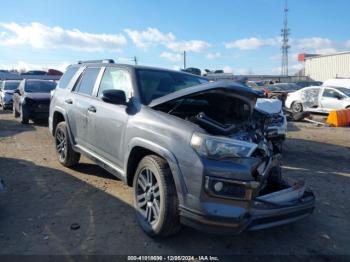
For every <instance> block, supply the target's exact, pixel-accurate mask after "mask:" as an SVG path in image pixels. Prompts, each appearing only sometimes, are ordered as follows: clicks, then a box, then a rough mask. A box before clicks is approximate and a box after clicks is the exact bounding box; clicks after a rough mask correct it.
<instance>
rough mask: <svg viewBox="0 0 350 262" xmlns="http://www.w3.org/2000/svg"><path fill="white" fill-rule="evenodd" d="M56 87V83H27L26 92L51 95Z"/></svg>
mask: <svg viewBox="0 0 350 262" xmlns="http://www.w3.org/2000/svg"><path fill="white" fill-rule="evenodd" d="M55 87H56V83H55V82H51V81H27V82H26V84H25V87H24V91H26V92H28V93H50V92H51V91H52V90H53V89H55Z"/></svg>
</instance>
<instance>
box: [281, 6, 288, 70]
mask: <svg viewBox="0 0 350 262" xmlns="http://www.w3.org/2000/svg"><path fill="white" fill-rule="evenodd" d="M288 11H289V10H288V3H287V0H286V2H285V7H284V21H283V28H282V30H281V36H282V47H281V49H282V66H281V75H283V76H288V49H289V48H290V45H289V44H288V42H289V34H290V30H289V28H288Z"/></svg>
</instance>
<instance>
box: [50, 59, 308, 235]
mask: <svg viewBox="0 0 350 262" xmlns="http://www.w3.org/2000/svg"><path fill="white" fill-rule="evenodd" d="M90 66H91V67H93V66H100V67H101V72H103V70H104V69H105V68H106V67H108V66H110V67H113V68H115V67H117V68H123V69H125V70H128V72H129V73H130V76H131V82H132V88H133V97H132V98H131V99H130V100H129V101H128V103H127V104H126V105H112V104H108V103H106V102H103V101H102V100H101V99H100V98H98V97H97V96H96V94H97V89H98V88H99V86H100V81H101V77H98V78H97V80H96V83H95V86H94V90H93V92H92V96H84V95H81V94H77V93H75V92H74V85H75V83H76V82H77V81H78V79H79V77H80V76H81V75H82V73H83V71H84V70H85V68H88V67H90ZM80 67H81V68H80V69H79V70H78V71H77V72H76V73H75V74H74V76H73V77H72V79H71V80H70V81H69V83H68V84H67V86H66V87H65V88H61V87H60V83H59V84H58V87H57V89H56V91H55V92H54V94H53V97H52V100H51V105H50V117H49V128H50V131H51V133H52V134H54V128H55V124H57V123H56V122H55V121H56V120H55V114H56V113H59V114H62V115H63V116H64V119H65V120H66V121H67V124H68V131H69V134H70V138H71V141H72V144H73V148H74V149H75V150H76V151H77V152H80V153H83V154H85V155H86V156H88V157H90V158H92V159H94V160H95V161H96V163H98V164H99V165H101V166H102V167H104V168H105V169H107V170H108V171H111V172H112V173H113V174H115V175H116V176H118V177H119V178H121V179H122V180H123V181H125V182H128V181H129V176H132V175H133V174H130V173H129V172H128V164H129V161H130V158H131V155H132V153H133V152H134V150H136V149H137V148H142V149H143V150H148V151H149V152H151V154H155V155H159V156H161V157H162V158H164V159H165V160H166V161H167V163H168V164H169V167H170V170H171V173H172V177H173V179H174V183H175V187H176V191H177V196H178V200H179V210H180V215H181V218H182V220H184V221H185V220H186V219H187V220H191V219H192V218H193V217H196V218H195V219H194V221H195V223H197V224H207V223H209V224H211V225H217V226H218V227H220V226H222V225H223V226H224V227H226V228H235V229H237V230H236V232H240V231H242V230H244V229H246V228H248V227H249V225H250V224H252V223H253V222H252V221H254V219H253V218H254V217H255V218H257V219H258V218H260V217H262V216H270V215H275V216H277V215H280V214H281V212H282V211H283V212H287V211H285V210H286V208H287V207H280V209H278V210H277V211H276V207H266V206H264V208H263V209H259V207H255V200H254V195H253V194H250V193H252V192H253V191H254V190H258V189H257V188H255V189H253V188H252V185H253V184H254V183H255V179H254V178H253V176H252V172H253V171H254V170H256V169H257V168H258V167H259V165H260V164H261V161H262V160H261V159H260V158H259V157H258V156H250V157H232V158H229V159H222V160H214V159H208V158H206V157H203V156H200V155H199V154H198V153H197V152H196V151H195V150H194V148H193V147H192V146H191V144H190V141H191V139H192V136H193V134H194V133H202V134H207V131H205V130H204V129H203V128H201V127H200V126H199V125H197V124H195V123H193V122H191V121H187V120H186V119H182V118H180V117H177V116H175V115H171V114H169V113H167V112H163V111H161V110H158V109H157V106H159V105H164V104H166V103H168V102H170V101H173V100H176V99H182V98H187V97H191V96H193V95H196V94H202V93H211V92H224V93H225V94H227V95H230V96H234V97H239V98H240V99H242V100H244V101H247V102H248V103H249V104H250V105H252V106H253V107H252V108H251V109H252V111H253V110H254V106H255V102H256V99H257V98H258V97H259V96H260V93H259V92H256V91H253V90H252V89H250V88H248V87H245V86H243V85H240V84H237V83H234V82H232V81H220V82H216V83H208V84H201V85H197V86H192V87H189V88H186V89H183V90H180V91H177V92H173V93H170V94H168V95H165V96H163V97H159V98H157V99H154V100H153V101H151V103H150V104H149V105H146V104H143V103H142V97H141V96H140V93H139V91H138V81H137V80H136V73H135V68H136V69H137V68H138V67H132V66H130V65H127V66H126V65H116V64H108V65H106V64H91V65H84V64H82V65H80ZM177 73H178V72H177ZM100 76H101V75H100ZM67 101H71V102H69V103H68V102H67ZM91 106H93V107H94V108H95V112H89V111H88V108H89V107H91ZM75 107H76V108H75ZM78 111H79V112H78ZM269 163H270V164H268V165H266V166H265V167H264V170H265V171H266V172H268V171H270V169H271V168H273V167H274V166H278V165H279V159H278V158H276V159H274V161H270V162H269ZM135 165H136V164H135ZM206 177H210V178H215V179H221V180H223V181H228V183H238V184H240V185H241V186H242V187H244V190H247V192H250V193H249V194H246V196H245V199H244V201H243V200H242V199H223V198H218V197H214V196H212V195H210V194H208V193H207V192H206V190H205V181H206ZM252 183H253V184H252ZM312 201H314V199H311V200H310V202H309V205H310V206H311V207H313V202H312ZM264 205H266V204H264ZM253 206H254V207H255V208H252V207H253ZM288 208H293V210H294V211H295V210H302V209H303V208H304V207H301V206H298V205H296V204H295V205H292V206H288ZM288 208H287V209H288ZM287 213H288V212H287ZM191 221H193V220H191ZM208 221H209V222H208ZM222 221H224V222H222ZM280 222H281V220H280ZM184 223H186V222H184ZM276 223H277V222H276ZM276 223H272V224H271V226H273V225H276Z"/></svg>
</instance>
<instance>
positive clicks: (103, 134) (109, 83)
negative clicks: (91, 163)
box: [88, 67, 132, 168]
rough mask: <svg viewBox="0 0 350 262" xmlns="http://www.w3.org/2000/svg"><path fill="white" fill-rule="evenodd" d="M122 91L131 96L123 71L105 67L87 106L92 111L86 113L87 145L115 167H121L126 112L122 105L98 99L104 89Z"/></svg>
mask: <svg viewBox="0 0 350 262" xmlns="http://www.w3.org/2000/svg"><path fill="white" fill-rule="evenodd" d="M110 89H117V90H123V91H124V92H125V94H126V97H127V99H129V98H130V97H131V95H132V82H131V77H130V74H129V72H128V71H127V70H124V69H119V68H115V67H107V68H106V69H105V72H104V73H103V76H102V79H101V83H100V86H99V88H98V90H97V92H96V95H95V99H92V101H91V104H90V106H91V107H93V108H94V111H95V112H89V113H88V118H89V123H91V125H89V130H88V139H89V141H91V147H92V148H93V150H94V151H96V152H97V153H98V154H99V155H102V156H103V157H104V158H105V159H106V160H108V161H110V162H112V163H113V164H114V165H116V166H117V167H119V168H120V167H122V166H123V161H124V154H123V153H124V152H123V140H124V132H125V127H126V125H127V121H128V117H129V115H128V114H127V112H126V106H125V105H114V104H110V103H106V102H104V101H102V100H101V96H102V92H103V91H104V90H110Z"/></svg>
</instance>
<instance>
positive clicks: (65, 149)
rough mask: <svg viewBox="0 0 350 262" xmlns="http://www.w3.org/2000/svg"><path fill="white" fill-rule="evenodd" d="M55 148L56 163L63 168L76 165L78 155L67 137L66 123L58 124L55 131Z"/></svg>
mask: <svg viewBox="0 0 350 262" xmlns="http://www.w3.org/2000/svg"><path fill="white" fill-rule="evenodd" d="M55 146H56V154H57V157H58V161H59V162H60V163H61V164H62V165H63V166H65V167H71V166H75V165H76V164H78V162H79V159H80V154H79V153H77V152H75V151H74V150H73V148H72V144H71V142H70V139H69V137H68V129H67V124H66V122H60V123H59V124H58V125H57V127H56V130H55Z"/></svg>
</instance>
